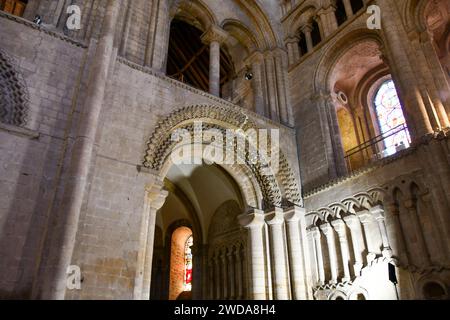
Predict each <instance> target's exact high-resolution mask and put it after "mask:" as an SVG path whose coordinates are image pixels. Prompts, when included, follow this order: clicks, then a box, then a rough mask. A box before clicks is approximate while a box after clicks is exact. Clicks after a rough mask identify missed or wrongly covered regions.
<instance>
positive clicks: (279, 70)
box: [274, 48, 291, 125]
mask: <svg viewBox="0 0 450 320" xmlns="http://www.w3.org/2000/svg"><path fill="white" fill-rule="evenodd" d="M283 61H286V52H285V51H284V50H282V49H279V48H278V49H276V50H275V52H274V62H275V72H276V83H277V89H278V112H279V114H280V121H281V123H283V124H286V125H289V124H290V123H291V121H290V118H291V117H290V114H289V106H288V94H289V93H288V90H287V89H288V87H289V83H288V80H287V78H286V79H285V74H287V63H286V65H285V64H284V63H283Z"/></svg>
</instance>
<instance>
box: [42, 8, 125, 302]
mask: <svg viewBox="0 0 450 320" xmlns="http://www.w3.org/2000/svg"><path fill="white" fill-rule="evenodd" d="M119 7H120V2H119V1H115V0H109V1H108V2H107V4H106V8H105V18H104V21H103V27H102V30H101V33H100V37H99V41H98V43H97V47H96V50H95V54H94V57H93V59H92V63H91V72H90V78H89V82H88V85H87V92H86V100H85V103H84V108H83V112H82V113H81V119H80V121H79V127H78V131H77V133H76V136H75V139H74V142H73V146H72V154H71V162H70V165H69V167H68V168H67V180H66V182H65V190H64V195H63V201H62V205H61V208H60V212H61V214H60V215H59V216H58V218H57V219H58V220H57V221H56V225H55V226H54V228H53V232H54V233H53V234H52V235H53V238H52V239H51V244H50V248H49V250H50V252H49V256H50V257H52V259H51V260H48V263H47V266H46V270H45V271H44V274H43V278H44V279H45V280H43V282H44V283H43V284H42V285H43V286H44V287H43V290H42V297H40V298H43V299H64V296H65V292H66V276H67V275H66V271H67V267H68V266H69V265H70V262H71V259H72V254H73V250H74V246H75V238H76V233H77V230H78V222H79V217H80V212H81V206H82V203H83V198H84V195H85V190H86V185H87V183H88V175H89V169H90V167H91V162H92V158H93V151H94V145H95V138H96V134H97V130H98V127H99V125H100V114H101V110H102V106H103V99H104V95H105V89H106V84H107V81H108V72H109V69H110V65H111V62H112V58H113V55H114V48H113V45H114V35H115V27H116V24H115V22H116V20H117V19H118V16H119ZM36 289H37V288H36Z"/></svg>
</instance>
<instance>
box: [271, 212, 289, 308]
mask: <svg viewBox="0 0 450 320" xmlns="http://www.w3.org/2000/svg"><path fill="white" fill-rule="evenodd" d="M266 223H267V224H268V225H269V233H270V245H271V250H270V252H271V256H272V257H271V258H272V259H271V265H272V269H273V274H274V281H273V286H274V289H275V290H274V299H275V300H288V299H289V277H288V273H287V270H288V266H287V263H288V262H287V257H286V247H285V243H286V237H285V234H284V213H283V209H281V208H275V211H274V212H271V213H268V214H266Z"/></svg>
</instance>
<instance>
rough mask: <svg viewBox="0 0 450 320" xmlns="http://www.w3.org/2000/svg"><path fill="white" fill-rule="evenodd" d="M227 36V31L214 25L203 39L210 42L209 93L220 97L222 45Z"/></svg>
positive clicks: (207, 42)
mask: <svg viewBox="0 0 450 320" xmlns="http://www.w3.org/2000/svg"><path fill="white" fill-rule="evenodd" d="M226 38H227V34H226V33H225V31H223V30H222V29H220V28H219V27H217V26H212V27H211V28H210V29H209V30H208V31H206V32H205V33H204V34H203V35H202V41H203V43H205V44H209V93H211V94H212V95H215V96H217V97H220V45H221V43H223V42H224V41H225V40H226Z"/></svg>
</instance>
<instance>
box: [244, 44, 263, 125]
mask: <svg viewBox="0 0 450 320" xmlns="http://www.w3.org/2000/svg"><path fill="white" fill-rule="evenodd" d="M245 63H246V64H247V65H251V66H252V72H253V79H252V80H251V82H252V89H253V96H254V103H255V106H254V108H255V112H256V113H258V114H260V115H262V116H266V117H268V116H269V115H268V113H267V112H266V103H265V101H264V90H263V75H262V68H263V66H264V56H263V54H262V53H261V52H258V51H255V52H254V53H253V54H251V55H250V56H249V57H248V58H247V59H246V60H245Z"/></svg>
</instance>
